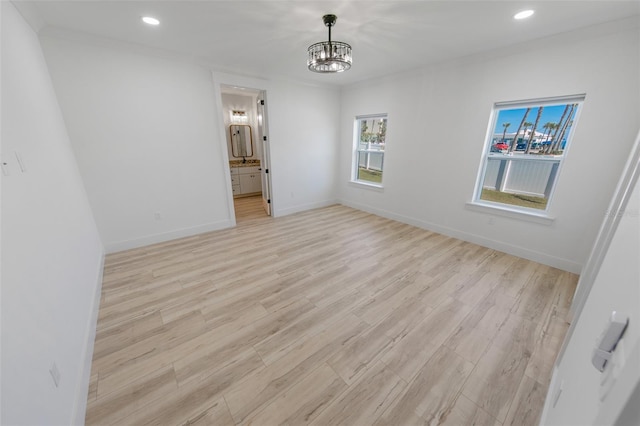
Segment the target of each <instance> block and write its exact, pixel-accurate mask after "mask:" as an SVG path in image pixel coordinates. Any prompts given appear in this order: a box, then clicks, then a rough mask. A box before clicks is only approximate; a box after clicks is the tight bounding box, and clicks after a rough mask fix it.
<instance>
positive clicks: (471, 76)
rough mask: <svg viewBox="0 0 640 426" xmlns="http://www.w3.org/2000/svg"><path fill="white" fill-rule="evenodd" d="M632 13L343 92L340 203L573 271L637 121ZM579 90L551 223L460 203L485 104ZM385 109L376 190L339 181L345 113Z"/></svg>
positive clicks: (347, 122)
mask: <svg viewBox="0 0 640 426" xmlns="http://www.w3.org/2000/svg"><path fill="white" fill-rule="evenodd" d="M638 40H639V36H638V24H637V22H636V20H627V21H621V22H615V23H611V24H607V25H602V26H599V27H594V28H590V29H586V30H582V31H579V32H574V33H568V34H563V35H560V36H556V37H553V38H548V39H543V40H539V41H536V42H532V43H528V44H526V45H521V46H516V47H513V48H510V49H508V50H502V51H497V52H491V53H490V54H486V55H484V56H478V57H474V58H468V59H466V60H461V61H457V62H455V63H448V64H443V65H440V66H436V67H431V68H428V69H423V70H419V71H415V72H410V73H406V74H400V75H394V76H391V77H387V78H383V79H379V80H375V81H369V82H366V83H362V84H359V85H355V86H353V87H350V88H348V89H347V90H345V91H344V92H343V94H342V108H341V110H342V112H341V116H342V124H341V128H340V139H341V147H340V150H341V151H340V155H341V162H340V174H339V183H338V187H339V197H340V198H341V200H342V201H343V203H345V204H347V205H352V206H355V207H359V208H362V209H365V210H369V211H372V212H375V213H378V214H382V215H384V216H388V217H392V218H395V219H399V220H402V221H405V222H408V223H413V224H415V225H418V226H422V227H425V228H428V229H432V230H435V231H439V232H443V233H445V234H449V235H452V236H456V237H458V238H462V239H465V240H469V241H473V242H477V243H480V244H483V245H486V246H489V247H493V248H496V249H499V250H502V251H507V252H510V253H513V254H516V255H518V256H522V257H525V258H529V259H532V260H536V261H539V262H542V263H546V264H549V265H552V266H556V267H559V268H562V269H565V270H569V271H573V272H579V271H580V268H581V266H582V264H583V262H584V261H585V259H586V257H587V255H588V250H589V249H590V247H591V244H592V243H593V240H594V238H595V234H596V232H597V230H598V226H599V224H600V221H601V218H602V212H603V211H604V210H605V209H606V206H607V203H608V201H609V198H610V195H611V191H612V190H613V188H614V186H615V183H616V180H617V178H618V175H619V173H620V170H621V168H622V166H623V164H624V161H625V160H626V157H625V156H626V154H627V153H628V152H629V149H630V146H631V143H632V141H633V138H634V137H635V133H636V132H637V131H638V128H639V125H640V118H639V117H640V105H639V103H640V98H639V97H638V93H639V90H640V88H639V79H638V75H639V74H640V70H639V65H638V63H639V59H638V55H639V50H640V49H639V43H638ZM580 93H586V101H585V103H584V108H583V111H582V115H581V117H580V119H579V122H578V125H577V127H576V132H575V137H574V140H573V142H572V146H571V149H570V151H569V153H568V157H567V159H566V162H565V164H564V166H563V168H562V170H561V172H560V176H559V181H558V184H557V187H556V191H555V196H554V199H553V201H552V204H551V209H550V214H551V215H552V216H554V217H555V218H556V219H555V221H554V222H553V223H552V224H551V225H544V224H541V223H532V222H528V221H523V220H519V219H513V218H509V217H503V216H496V215H493V214H487V213H483V212H478V211H474V210H471V209H469V208H467V207H466V206H465V203H467V202H469V201H471V199H472V194H473V189H474V186H475V181H476V176H477V172H478V166H479V161H480V158H481V153H482V149H483V145H484V142H485V135H486V132H487V127H488V121H489V115H490V112H491V108H492V106H493V104H494V103H495V102H499V101H509V100H524V99H533V98H543V97H551V96H559V95H573V94H580ZM371 113H388V114H389V124H388V131H387V147H386V154H385V170H384V177H383V181H384V187H385V188H384V191H373V190H368V189H363V188H360V187H357V186H355V185H353V184H349V183H348V181H349V178H350V171H351V149H352V134H353V118H354V117H355V116H356V115H362V114H371Z"/></svg>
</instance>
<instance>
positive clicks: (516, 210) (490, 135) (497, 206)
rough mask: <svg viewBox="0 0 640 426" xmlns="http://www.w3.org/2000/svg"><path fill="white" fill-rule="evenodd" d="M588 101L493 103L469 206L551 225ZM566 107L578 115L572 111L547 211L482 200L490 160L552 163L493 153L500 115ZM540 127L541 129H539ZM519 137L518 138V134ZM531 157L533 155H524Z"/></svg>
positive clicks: (579, 97)
mask: <svg viewBox="0 0 640 426" xmlns="http://www.w3.org/2000/svg"><path fill="white" fill-rule="evenodd" d="M585 99H586V94H577V95H569V96H555V97H549V98H537V99H525V100H518V101H507V102H496V103H494V104H493V106H492V108H491V114H490V118H489V125H488V128H487V134H486V136H485V143H484V146H483V149H482V154H481V157H480V165H479V167H478V173H477V177H476V183H475V186H474V190H473V197H472V200H471V201H470V202H468V203H467V205H468V207H470V208H471V209H472V210H477V211H484V212H490V213H498V214H500V215H502V216H508V217H513V218H524V219H531V220H533V221H534V222H539V223H543V224H551V223H552V221H553V220H554V218H553V217H552V216H551V211H552V207H553V200H554V196H555V192H556V189H557V186H558V182H559V180H560V176H561V174H562V168H563V165H564V163H565V160H566V158H567V155H568V153H569V151H570V148H571V145H572V144H573V137H574V134H575V129H576V127H577V124H578V122H579V118H580V114H581V112H582V108H583V106H584V101H585ZM565 104H577V107H576V109H575V112H573V113H572V114H573V123H572V124H571V126H570V127H569V129H568V131H567V134H566V143H565V147H564V149H563V150H562V151H563V152H562V155H561V156H558V157H556V158H557V159H558V167H557V170H556V173H555V177H554V178H553V179H554V180H553V183H552V186H551V188H550V191H549V196H548V198H547V204H546V206H545V209H536V208H532V207H524V206H518V205H514V204H507V203H500V202H497V201H489V200H483V199H481V198H480V197H481V195H482V190H483V189H484V181H485V177H486V172H487V166H488V164H489V159H490V158H505V159H508V160H510V161H516V162H519V161H553V160H551V159H549V158H548V157H547V158H535V157H534V156H531V157H524V156H520V155H519V154H518V156H514V155H513V153H509V154H498V155H496V154H494V153H492V152H491V147H492V145H493V140H494V134H495V131H496V124H497V122H498V117H499V115H500V112H501V111H503V110H510V109H518V108H529V107H531V108H537V107H541V106H542V107H547V106H555V105H565ZM539 128H541V127H538V129H539ZM515 137H516V138H517V137H518V136H517V135H515ZM525 155H530V154H525Z"/></svg>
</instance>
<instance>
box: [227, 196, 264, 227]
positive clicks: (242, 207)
mask: <svg viewBox="0 0 640 426" xmlns="http://www.w3.org/2000/svg"><path fill="white" fill-rule="evenodd" d="M233 206H234V208H235V210H236V224H240V223H243V222H247V221H249V220H253V219H264V218H266V217H268V216H267V213H266V212H265V211H264V207H262V195H253V196H251V197H240V198H234V199H233Z"/></svg>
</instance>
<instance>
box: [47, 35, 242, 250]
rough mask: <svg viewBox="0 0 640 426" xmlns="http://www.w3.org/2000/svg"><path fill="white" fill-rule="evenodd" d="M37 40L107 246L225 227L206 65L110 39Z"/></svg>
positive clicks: (221, 157)
mask: <svg viewBox="0 0 640 426" xmlns="http://www.w3.org/2000/svg"><path fill="white" fill-rule="evenodd" d="M41 39H42V45H43V49H44V53H45V57H46V59H47V63H48V65H49V68H50V72H51V77H52V80H53V83H54V87H55V89H56V93H57V95H58V99H59V101H60V105H61V108H62V111H63V113H64V117H65V121H66V123H67V127H68V129H69V135H70V138H71V143H72V144H73V148H74V150H75V152H76V156H77V158H78V164H79V167H80V172H81V174H82V177H83V179H84V182H85V185H86V187H87V193H88V195H89V201H90V202H91V207H92V209H93V212H94V216H95V218H96V223H97V225H98V229H99V231H100V235H101V237H102V239H103V241H104V243H105V246H106V249H107V251H108V252H112V251H118V250H122V249H126V248H131V247H136V246H142V245H147V244H151V243H154V242H158V241H163V240H168V239H172V238H177V237H182V236H186V235H190V234H196V233H201V232H205V231H210V230H214V229H219V228H223V227H228V226H231V223H232V222H231V220H230V215H229V210H228V206H227V203H226V199H227V192H228V191H230V188H227V186H226V184H225V168H224V166H225V164H227V155H226V152H224V153H223V150H222V145H221V144H220V141H219V136H218V135H219V133H218V131H219V129H218V123H219V114H220V113H219V112H218V111H217V109H216V107H215V99H214V90H213V84H212V81H211V74H210V72H209V71H208V70H207V69H205V68H203V67H201V66H198V65H196V64H193V63H189V62H187V61H178V60H174V59H170V58H162V57H160V56H153V55H143V54H139V53H136V52H135V51H133V50H127V49H125V48H120V46H117V45H111V44H108V43H104V44H100V43H95V42H91V41H84V40H79V41H78V40H74V39H72V38H71V37H70V38H66V39H65V38H62V37H58V38H54V37H41ZM157 214H159V216H160V217H159V219H158V218H157V216H156V215H157Z"/></svg>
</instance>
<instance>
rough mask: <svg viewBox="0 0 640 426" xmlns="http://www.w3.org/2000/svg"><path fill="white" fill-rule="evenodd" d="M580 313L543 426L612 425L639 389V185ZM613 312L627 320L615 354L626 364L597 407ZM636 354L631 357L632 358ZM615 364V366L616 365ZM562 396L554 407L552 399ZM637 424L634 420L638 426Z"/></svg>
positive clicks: (556, 376)
mask: <svg viewBox="0 0 640 426" xmlns="http://www.w3.org/2000/svg"><path fill="white" fill-rule="evenodd" d="M612 214H619V215H620V223H619V225H618V229H617V230H616V232H615V234H614V237H613V240H612V241H611V245H610V247H609V250H608V251H607V254H606V256H605V258H604V261H603V263H602V266H601V267H600V271H599V273H598V275H597V277H596V279H595V282H594V284H593V287H592V289H591V292H590V294H589V296H588V298H587V301H586V303H585V305H584V308H583V310H582V313H581V314H580V317H579V319H578V321H577V323H576V324H575V328H574V330H573V334H572V335H571V338H570V340H569V341H568V342H567V346H566V350H565V352H564V355H563V356H562V360H561V361H560V363H559V365H558V366H557V369H556V371H555V372H554V376H553V381H552V383H551V386H550V388H549V389H550V392H549V394H548V396H547V409H546V410H545V413H546V414H545V417H544V418H543V419H542V424H545V425H589V424H614V421H615V420H616V417H617V415H618V414H619V413H620V411H621V407H623V406H624V404H625V402H626V399H627V398H629V396H630V395H631V391H632V390H633V387H634V386H637V384H638V383H640V352H639V350H640V326H639V325H640V324H639V323H640V185H638V183H636V185H635V189H634V190H633V192H632V196H631V199H630V201H629V204H628V205H627V207H626V209H625V210H624V211H621V212H612ZM612 311H619V312H623V313H626V314H628V315H629V318H630V319H629V326H628V328H627V330H626V331H625V334H624V339H623V341H624V343H623V345H621V347H618V348H616V352H617V353H619V352H620V351H621V350H623V351H624V352H625V353H626V356H625V358H626V363H624V364H622V365H618V366H619V368H620V370H621V373H620V376H619V377H618V380H617V382H616V384H615V386H614V389H613V391H612V392H611V393H610V396H609V397H608V398H607V399H605V401H604V402H601V401H600V399H599V388H600V378H601V373H600V372H598V371H597V370H596V369H595V368H594V367H593V366H592V365H591V353H592V351H593V347H594V345H595V342H596V339H597V338H598V336H599V335H600V333H601V332H602V330H603V329H604V327H605V325H606V324H607V321H608V319H609V317H610V316H611V312H612ZM634 348H635V354H634ZM616 362H617V361H616ZM561 384H562V392H561V393H560V397H559V398H558V399H557V403H556V405H555V407H553V402H554V399H555V398H554V396H555V395H556V394H557V392H558V391H559V389H560V387H561ZM632 404H635V405H636V406H637V404H638V401H635V402H632ZM639 421H640V419H636V421H635V423H628V424H637V422H639Z"/></svg>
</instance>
